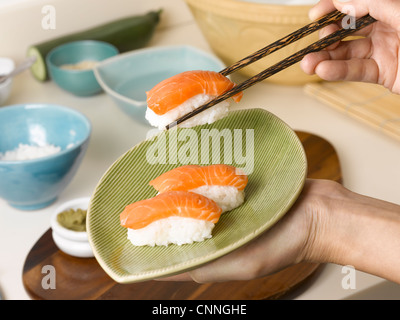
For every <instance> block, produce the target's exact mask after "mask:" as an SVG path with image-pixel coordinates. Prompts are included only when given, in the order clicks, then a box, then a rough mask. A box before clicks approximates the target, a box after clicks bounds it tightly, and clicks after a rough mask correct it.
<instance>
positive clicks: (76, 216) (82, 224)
mask: <svg viewBox="0 0 400 320" xmlns="http://www.w3.org/2000/svg"><path fill="white" fill-rule="evenodd" d="M57 221H58V223H59V224H60V225H62V226H63V227H64V228H67V229H69V230H73V231H86V210H82V209H77V210H74V209H69V210H65V211H63V212H61V213H59V214H58V215H57Z"/></svg>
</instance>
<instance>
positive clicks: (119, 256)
mask: <svg viewBox="0 0 400 320" xmlns="http://www.w3.org/2000/svg"><path fill="white" fill-rule="evenodd" d="M211 163H225V164H232V165H234V166H236V167H240V168H242V169H243V170H245V171H246V172H247V173H248V174H249V182H248V185H247V187H246V189H245V192H246V201H245V203H244V204H243V205H242V206H240V207H239V208H237V209H235V210H232V211H230V212H226V213H224V214H223V215H222V216H221V218H220V220H219V221H218V223H217V224H216V226H215V228H214V229H213V233H212V238H210V239H207V240H205V241H203V242H196V243H193V244H187V245H182V246H178V245H169V246H155V247H149V246H143V247H137V246H133V245H132V244H131V243H130V242H129V240H127V229H125V228H123V227H121V226H120V221H119V215H120V213H121V212H122V210H123V209H124V207H125V206H126V205H128V204H130V203H132V202H135V201H139V200H143V199H147V198H150V197H153V196H155V195H156V193H157V192H156V191H155V190H154V189H153V188H152V187H151V186H149V184H148V183H149V181H150V180H152V179H154V178H156V177H157V176H159V175H160V174H162V173H164V172H166V171H168V170H170V169H173V168H175V167H178V166H181V165H185V164H203V165H206V164H211ZM306 174H307V160H306V156H305V153H304V149H303V146H302V144H301V142H300V140H299V139H298V137H297V136H296V134H295V133H294V131H293V130H291V129H290V128H289V127H288V126H287V125H286V124H285V123H284V122H283V121H281V120H280V119H279V118H277V117H276V116H274V115H273V114H271V113H269V112H267V111H264V110H261V109H253V110H240V111H234V112H231V113H230V115H229V116H228V117H226V118H224V119H222V120H220V121H217V122H215V123H214V124H212V125H203V126H198V127H195V128H192V129H183V128H180V129H174V130H170V131H167V132H163V133H159V134H158V135H157V136H155V137H153V138H151V139H148V140H146V141H144V142H142V143H140V144H139V145H137V146H135V147H133V148H132V149H130V150H129V151H127V152H126V153H125V154H123V155H122V156H121V157H120V158H119V159H117V160H116V162H115V163H114V164H113V165H112V166H111V167H110V168H109V169H108V170H107V172H106V173H105V174H104V176H103V177H102V178H101V180H100V182H99V183H98V185H97V187H96V189H95V191H94V193H93V195H92V197H91V202H90V205H89V209H88V222H87V224H88V225H87V227H88V235H89V240H90V243H91V245H92V248H93V251H94V254H95V257H96V259H97V260H98V262H99V263H100V265H101V267H102V268H103V269H104V270H105V271H106V272H107V274H108V275H109V276H110V277H111V278H113V279H114V280H115V281H117V282H119V283H132V282H137V281H144V280H150V279H155V278H159V277H164V276H169V275H173V274H177V273H180V272H183V271H187V270H190V269H192V268H195V267H197V266H199V265H202V264H204V263H207V262H209V261H212V260H214V259H216V258H219V257H221V256H223V255H225V254H227V253H229V252H231V251H232V250H234V249H237V248H239V247H240V246H242V245H244V244H246V243H248V242H249V241H251V240H252V239H254V238H256V237H257V236H259V235H260V234H261V233H263V232H264V231H266V230H268V229H269V228H271V227H272V226H273V225H274V224H275V223H276V222H277V221H278V220H279V219H280V218H282V216H283V215H284V214H285V213H286V212H287V211H288V210H289V208H290V207H291V206H292V204H293V203H294V202H295V200H296V199H297V197H298V195H299V194H300V192H301V190H302V188H303V185H304V182H305V178H306Z"/></svg>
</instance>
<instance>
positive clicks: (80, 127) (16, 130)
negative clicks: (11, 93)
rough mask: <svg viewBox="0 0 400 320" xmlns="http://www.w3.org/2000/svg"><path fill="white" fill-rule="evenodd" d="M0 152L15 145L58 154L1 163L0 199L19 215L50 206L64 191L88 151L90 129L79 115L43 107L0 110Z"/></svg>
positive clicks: (12, 148)
mask: <svg viewBox="0 0 400 320" xmlns="http://www.w3.org/2000/svg"><path fill="white" fill-rule="evenodd" d="M0 132H1V135H0V153H2V155H4V154H5V152H6V151H10V150H15V149H16V148H18V146H19V144H27V145H35V146H41V145H44V144H50V145H55V146H58V147H60V148H61V150H60V151H59V152H58V153H55V154H52V155H49V156H45V157H42V158H37V159H31V160H15V161H11V160H10V161H5V160H1V158H0V198H3V199H4V200H6V201H7V202H8V204H9V205H11V206H13V207H15V208H18V209H21V210H37V209H40V208H43V207H46V206H48V205H50V204H51V203H52V202H54V201H55V200H56V199H57V196H58V195H59V194H60V193H61V192H62V191H63V190H64V189H65V188H66V187H67V185H68V184H69V183H70V181H71V180H72V178H73V177H74V175H75V173H76V171H77V170H78V167H79V165H80V163H81V162H82V159H83V157H84V154H85V152H86V149H87V146H88V143H89V138H90V134H91V124H90V122H89V121H88V119H87V118H86V117H85V116H84V115H82V114H81V113H79V112H77V111H75V110H73V109H70V108H67V107H62V106H57V105H46V104H25V105H13V106H7V107H3V108H0Z"/></svg>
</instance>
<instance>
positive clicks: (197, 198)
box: [120, 191, 222, 229]
mask: <svg viewBox="0 0 400 320" xmlns="http://www.w3.org/2000/svg"><path fill="white" fill-rule="evenodd" d="M221 213H222V209H221V208H220V207H219V206H218V205H217V204H216V203H215V202H214V201H212V200H210V199H208V198H206V197H204V196H202V195H199V194H196V193H192V192H186V191H171V192H165V193H162V194H159V195H157V196H155V197H154V198H150V199H146V200H142V201H138V202H135V203H132V204H130V205H128V206H126V207H125V209H124V211H123V212H122V213H121V214H120V222H121V226H123V227H125V228H130V229H141V228H144V227H146V226H148V225H149V224H150V223H152V222H154V221H157V220H160V219H165V218H169V217H173V216H176V217H184V218H193V219H199V220H206V221H210V222H212V223H214V224H215V223H217V222H218V220H219V217H220V216H221Z"/></svg>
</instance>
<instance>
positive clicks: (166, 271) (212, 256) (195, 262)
mask: <svg viewBox="0 0 400 320" xmlns="http://www.w3.org/2000/svg"><path fill="white" fill-rule="evenodd" d="M246 110H249V109H246ZM252 110H261V111H263V112H266V113H269V114H270V115H271V116H272V117H274V118H276V119H277V120H279V121H280V122H281V124H283V126H284V127H286V129H288V130H289V132H291V134H292V135H293V137H294V138H295V140H296V141H297V144H298V147H299V148H300V149H301V151H302V152H301V156H302V160H303V164H304V166H303V167H304V171H303V173H302V178H301V180H300V181H299V183H298V185H297V188H296V190H295V191H294V192H293V193H292V197H291V198H290V199H289V200H288V201H287V203H286V206H285V207H283V208H281V210H280V211H279V212H277V213H276V214H275V215H274V216H273V217H272V218H271V219H269V220H268V222H266V223H264V224H263V225H262V226H261V227H259V228H257V229H255V230H254V231H253V232H251V233H248V234H247V235H245V236H243V237H240V239H239V240H238V241H235V242H233V243H231V244H229V245H226V246H225V247H224V248H222V249H218V250H216V251H213V252H210V253H209V254H207V255H203V256H199V257H196V258H192V259H189V260H186V261H183V262H181V263H178V264H173V265H170V266H168V267H163V268H158V269H155V270H146V271H143V272H137V273H134V274H129V275H122V276H120V275H119V274H118V273H116V272H115V271H114V270H113V268H111V267H110V266H109V265H108V264H107V263H106V262H105V261H104V260H103V258H102V257H101V255H100V253H99V252H98V251H97V248H96V247H95V246H94V243H93V239H92V232H91V230H90V219H91V215H90V208H91V206H92V201H94V199H93V198H94V197H90V203H89V207H88V215H87V232H88V239H89V243H90V245H91V247H92V249H93V254H94V257H95V258H96V260H97V262H98V263H99V265H100V266H101V267H102V269H103V270H104V271H105V272H106V273H107V274H108V275H109V276H110V277H111V278H112V279H113V280H114V281H116V282H118V283H121V284H129V283H136V282H143V281H148V280H155V279H160V278H164V277H167V276H173V275H176V274H180V273H183V272H187V271H190V270H193V269H195V268H197V267H200V266H202V265H205V264H207V263H209V262H211V261H214V260H216V259H218V258H221V257H222V256H225V255H227V254H229V253H231V252H232V251H234V250H236V249H239V248H240V247H242V246H244V245H246V244H248V243H249V242H251V241H253V240H255V239H256V238H257V237H259V236H261V235H262V234H263V233H264V232H265V231H267V230H269V229H270V228H272V227H273V226H274V225H275V224H276V223H277V222H278V221H279V220H281V219H282V218H283V217H284V216H285V214H286V213H287V212H288V211H289V210H290V208H291V207H292V206H293V204H294V203H295V202H296V201H297V199H298V197H299V196H300V194H301V192H302V190H303V188H304V185H305V181H306V178H307V167H308V163H307V157H306V154H305V150H304V146H303V144H302V143H301V141H300V139H299V137H298V136H297V135H296V133H295V131H294V130H293V129H292V128H291V127H290V126H289V125H288V124H287V123H285V122H284V121H283V120H282V119H280V118H278V117H277V116H275V115H274V114H272V113H271V112H269V111H267V110H265V109H252ZM236 111H239V112H240V111H244V110H236ZM161 133H162V132H161ZM153 139H155V137H154V136H153V137H150V138H148V139H145V140H143V141H141V142H140V143H138V144H137V145H135V146H134V147H132V148H131V149H129V150H128V151H126V152H125V153H123V154H122V155H121V156H120V157H118V158H117V159H116V160H115V162H114V163H113V164H111V165H110V167H109V168H108V169H107V170H106V171H105V173H104V174H103V176H102V177H101V178H100V180H99V182H98V184H97V185H96V187H95V189H94V190H95V191H96V190H97V188H98V187H99V186H100V185H101V183H102V181H103V180H104V178H105V177H107V174H108V173H109V172H110V171H111V170H112V169H113V167H114V165H115V164H116V163H118V162H119V161H120V160H121V159H122V158H124V157H125V156H126V154H127V153H129V152H133V151H134V150H135V149H137V148H139V147H140V146H141V145H142V144H143V143H145V142H148V141H150V140H153Z"/></svg>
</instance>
